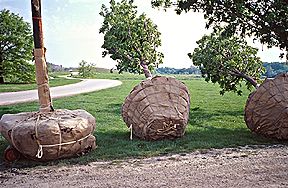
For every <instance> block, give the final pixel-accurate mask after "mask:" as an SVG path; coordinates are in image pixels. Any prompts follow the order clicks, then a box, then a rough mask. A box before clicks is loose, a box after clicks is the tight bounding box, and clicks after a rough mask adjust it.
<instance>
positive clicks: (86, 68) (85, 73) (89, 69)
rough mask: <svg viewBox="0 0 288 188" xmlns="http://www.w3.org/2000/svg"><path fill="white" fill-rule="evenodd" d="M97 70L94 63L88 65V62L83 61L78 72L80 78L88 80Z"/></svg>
mask: <svg viewBox="0 0 288 188" xmlns="http://www.w3.org/2000/svg"><path fill="white" fill-rule="evenodd" d="M94 69H95V65H94V64H92V63H90V64H89V63H87V62H86V61H84V60H82V61H81V62H80V63H79V67H78V72H79V76H81V77H83V78H87V77H89V76H91V75H92V74H93V70H94Z"/></svg>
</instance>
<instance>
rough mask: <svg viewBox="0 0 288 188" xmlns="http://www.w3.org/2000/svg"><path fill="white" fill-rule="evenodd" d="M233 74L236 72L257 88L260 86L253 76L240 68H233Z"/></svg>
mask: <svg viewBox="0 0 288 188" xmlns="http://www.w3.org/2000/svg"><path fill="white" fill-rule="evenodd" d="M233 74H235V75H236V76H239V77H241V78H244V79H245V80H247V81H248V82H249V83H251V84H252V85H253V86H254V87H255V88H258V86H259V85H258V83H257V82H256V80H254V79H253V78H252V77H251V76H248V75H246V74H244V73H242V72H240V71H238V70H233Z"/></svg>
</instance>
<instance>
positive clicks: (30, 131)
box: [0, 110, 96, 161]
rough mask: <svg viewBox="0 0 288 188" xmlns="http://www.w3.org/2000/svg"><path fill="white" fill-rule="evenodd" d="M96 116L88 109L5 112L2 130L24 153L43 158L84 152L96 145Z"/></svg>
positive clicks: (55, 157)
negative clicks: (94, 134) (87, 110)
mask: <svg viewBox="0 0 288 188" xmlns="http://www.w3.org/2000/svg"><path fill="white" fill-rule="evenodd" d="M95 125H96V122H95V118H94V117H93V116H92V115H91V114H89V113H88V112H86V111H84V110H56V111H54V112H48V113H41V112H25V113H19V114H5V115H3V117H2V118H1V121H0V126H1V133H2V135H3V136H4V137H5V139H7V140H8V142H9V143H10V144H11V145H12V146H13V147H14V148H15V149H16V150H18V151H19V152H20V153H21V154H22V155H23V156H25V157H27V158H29V159H33V160H39V161H47V160H55V159H60V158H68V157H74V156H79V155H83V154H85V153H87V152H89V151H91V150H93V149H95V148H96V143H95V140H96V139H95V137H94V136H93V132H94V129H95Z"/></svg>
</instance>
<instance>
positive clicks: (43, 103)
mask: <svg viewBox="0 0 288 188" xmlns="http://www.w3.org/2000/svg"><path fill="white" fill-rule="evenodd" d="M31 8H32V20H33V37H34V59H35V67H36V82H37V88H38V98H39V104H40V108H39V111H40V112H51V111H54V110H53V106H52V100H51V96H50V89H49V84H48V83H49V79H48V69H47V64H46V59H45V51H46V49H45V47H44V43H43V31H42V18H41V0H31Z"/></svg>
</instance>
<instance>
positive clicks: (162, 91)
mask: <svg viewBox="0 0 288 188" xmlns="http://www.w3.org/2000/svg"><path fill="white" fill-rule="evenodd" d="M189 110H190V95H189V91H188V88H187V87H186V86H185V85H184V84H183V83H182V82H180V81H178V80H176V79H175V78H172V77H164V76H156V77H154V78H152V79H151V80H145V81H142V82H141V83H140V84H139V85H137V86H135V87H134V89H133V90H132V91H131V92H130V94H129V95H128V96H127V97H126V99H125V102H124V104H123V106H122V117H123V120H124V122H125V123H126V124H127V126H128V127H129V128H131V129H132V133H133V135H135V136H136V137H138V138H140V139H144V140H159V139H175V138H178V137H182V136H183V135H184V133H185V128H186V126H187V123H188V119H189Z"/></svg>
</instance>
